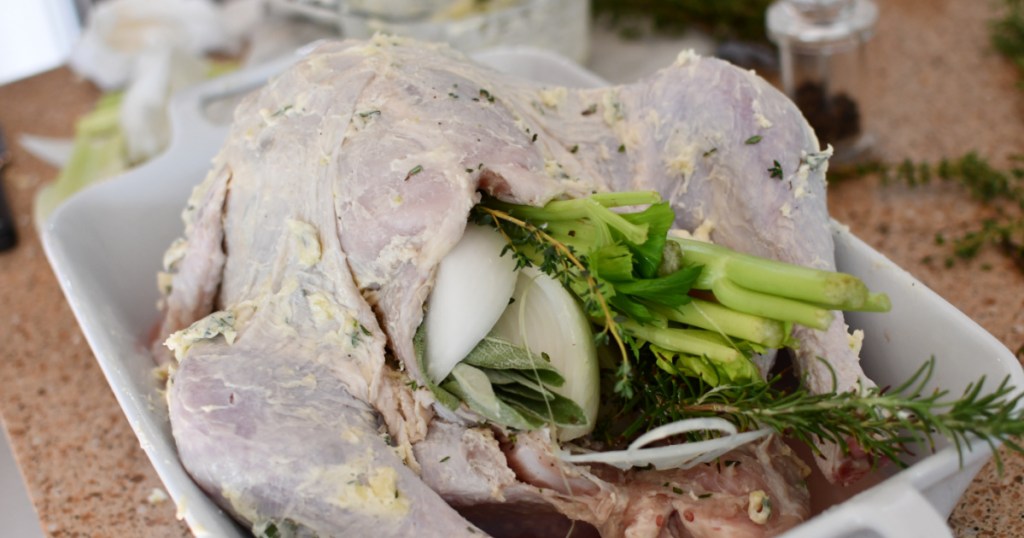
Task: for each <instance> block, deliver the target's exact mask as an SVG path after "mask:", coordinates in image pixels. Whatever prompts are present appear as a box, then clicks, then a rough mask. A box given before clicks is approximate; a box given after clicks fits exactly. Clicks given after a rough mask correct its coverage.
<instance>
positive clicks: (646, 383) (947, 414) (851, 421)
mask: <svg viewBox="0 0 1024 538" xmlns="http://www.w3.org/2000/svg"><path fill="white" fill-rule="evenodd" d="M934 371H935V360H934V358H933V359H929V360H928V361H927V362H925V363H924V365H922V366H921V368H919V369H918V370H917V372H915V373H914V375H912V376H911V377H910V378H909V379H908V380H907V381H906V382H904V383H903V384H901V385H899V386H898V387H895V388H892V389H888V390H887V389H885V388H879V387H872V388H868V389H864V390H862V391H860V392H856V391H853V392H843V393H835V392H831V393H826V394H811V393H809V392H807V391H806V390H805V389H803V388H796V389H788V388H785V386H784V385H785V383H783V382H782V379H781V377H776V378H774V379H773V380H771V381H770V382H769V383H767V384H763V383H755V384H745V385H720V386H718V387H709V386H707V385H706V384H704V383H703V382H701V381H700V380H699V379H697V378H692V377H691V378H683V379H682V380H681V379H679V378H667V377H666V376H664V375H661V374H660V372H659V371H658V370H657V369H654V368H642V367H641V368H639V369H638V372H637V376H638V382H637V386H638V387H640V389H639V390H638V392H637V394H636V396H635V397H634V398H633V399H631V400H629V401H627V402H626V405H624V406H623V409H625V411H624V414H627V415H628V414H633V415H634V416H635V418H634V419H633V420H632V423H631V424H629V426H628V427H627V428H626V429H625V430H624V432H623V433H622V434H621V435H622V436H623V437H627V438H628V436H629V435H631V434H633V433H635V432H636V431H645V430H649V429H651V428H654V427H656V426H659V425H661V424H666V423H669V422H673V421H675V420H680V419H684V418H694V417H720V418H724V419H726V420H729V421H730V422H732V423H734V424H735V425H736V426H737V428H739V429H740V430H741V431H742V430H753V429H757V428H762V427H769V428H772V429H774V430H775V431H777V432H780V433H782V434H784V435H786V436H787V437H790V438H792V439H795V440H798V441H800V442H802V443H804V444H806V445H808V446H809V447H810V448H811V449H812V450H814V451H816V452H817V451H818V448H817V445H816V442H817V441H821V440H824V441H830V442H832V443H836V444H838V445H839V446H840V447H842V448H843V449H844V450H849V449H850V447H851V446H853V445H856V446H859V447H860V449H862V450H864V452H865V453H866V454H868V455H870V456H871V457H872V458H873V460H874V461H875V462H876V463H880V462H881V461H883V460H885V459H888V460H891V461H893V462H895V463H896V464H898V465H900V466H905V465H906V463H905V462H904V461H903V460H902V458H903V457H904V456H907V455H911V454H912V452H911V450H912V449H913V447H914V446H916V445H923V446H925V447H927V448H928V449H929V450H931V451H934V449H935V447H936V435H942V436H945V437H946V438H948V439H949V440H950V441H952V443H953V444H954V446H956V448H957V452H958V453H959V454H960V456H961V458H962V457H963V450H964V449H965V448H970V447H971V445H972V443H973V442H976V441H979V440H980V441H981V442H984V443H986V444H988V445H989V446H990V447H992V448H993V449H994V448H995V445H996V444H997V443H1004V444H1006V446H1008V447H1009V448H1010V449H1012V450H1014V451H1017V452H1022V453H1024V447H1021V445H1020V444H1018V443H1017V442H1016V441H1015V440H1014V437H1015V436H1019V435H1021V434H1024V410H1022V409H1021V404H1022V402H1021V399H1022V397H1024V393H1022V392H1020V391H1019V390H1018V389H1017V388H1015V387H1012V386H1010V385H1009V380H1008V378H1007V379H1004V380H1003V382H1002V383H1000V384H999V385H998V386H997V387H996V388H995V389H994V390H992V391H987V390H985V379H984V378H981V379H979V380H978V381H977V382H975V383H971V384H970V385H969V386H968V387H967V388H966V389H965V390H964V392H963V394H962V395H961V396H960V397H959V398H951V397H950V394H949V391H947V390H928V388H927V387H928V384H929V381H930V379H931V376H932V374H933V373H934ZM993 452H994V453H995V454H996V463H997V465H1000V466H1001V463H1002V462H1001V461H1000V460H999V459H998V458H999V456H998V452H996V451H995V450H993Z"/></svg>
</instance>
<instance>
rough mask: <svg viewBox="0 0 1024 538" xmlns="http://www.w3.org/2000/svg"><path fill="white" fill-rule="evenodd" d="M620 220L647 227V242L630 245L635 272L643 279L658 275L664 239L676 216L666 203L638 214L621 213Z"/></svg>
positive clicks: (653, 206) (652, 206)
mask: <svg viewBox="0 0 1024 538" xmlns="http://www.w3.org/2000/svg"><path fill="white" fill-rule="evenodd" d="M622 218H624V219H626V220H627V221H629V222H631V223H633V224H646V225H647V240H646V241H644V242H643V244H640V245H633V244H630V250H631V251H632V252H633V254H634V257H633V263H634V265H635V266H636V272H637V274H638V275H640V276H641V277H643V278H651V277H653V276H655V275H657V274H658V267H660V266H661V257H662V254H663V253H664V251H665V237H666V236H667V235H668V231H669V229H671V228H672V224H673V223H674V222H675V219H676V214H675V212H674V211H672V207H671V206H669V205H668V202H661V203H658V204H652V205H651V206H649V207H648V208H647V209H645V210H643V211H641V212H639V213H622Z"/></svg>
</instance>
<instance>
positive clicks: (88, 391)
mask: <svg viewBox="0 0 1024 538" xmlns="http://www.w3.org/2000/svg"><path fill="white" fill-rule="evenodd" d="M880 4H881V6H880V7H881V11H882V14H881V22H880V25H879V31H878V34H877V36H876V37H875V39H874V40H873V41H872V42H871V44H870V46H869V58H870V63H869V66H868V77H867V79H866V83H867V84H868V90H867V94H868V98H867V99H865V100H864V102H863V103H862V107H863V112H864V121H865V123H866V124H867V127H868V128H869V129H870V130H871V131H873V132H874V133H875V134H876V135H877V137H878V152H879V154H880V155H881V157H883V158H884V159H886V160H889V161H892V162H899V161H902V160H903V159H904V158H911V159H914V160H930V161H936V160H938V159H940V158H942V157H956V156H960V155H963V154H964V153H965V152H966V151H968V150H977V151H978V152H979V153H980V154H982V155H985V156H987V157H989V158H990V159H991V160H992V161H993V163H995V164H1006V162H1007V160H1006V159H1007V157H1008V155H1009V154H1011V153H1022V152H1024V91H1022V90H1020V89H1017V88H1016V86H1015V84H1016V83H1017V73H1016V72H1015V71H1014V69H1013V68H1012V66H1010V65H1009V64H1008V63H1007V62H1006V61H1004V60H1003V59H1002V58H1000V57H999V56H997V55H996V54H994V53H993V52H992V51H991V50H990V49H989V46H988V32H987V21H988V20H989V19H990V18H991V17H992V16H993V15H992V13H991V12H990V11H988V10H989V9H991V8H992V7H993V6H994V5H995V4H994V3H990V2H964V1H959V2H958V1H955V0H944V1H937V0H899V1H897V0H887V1H885V2H880ZM97 96H98V93H97V91H96V90H95V89H94V88H92V87H91V86H90V85H89V84H87V83H84V82H81V81H79V80H77V79H75V77H74V76H72V75H71V73H70V72H68V71H67V70H65V69H58V70H56V71H52V72H49V73H45V74H43V75H40V76H36V77H33V78H30V79H27V80H23V81H19V82H16V83H13V84H9V85H7V86H2V87H0V125H2V126H3V128H4V129H5V131H6V134H7V135H8V137H9V139H11V140H13V139H16V137H17V135H18V134H19V133H32V134H38V135H46V136H70V135H71V134H72V130H73V122H74V118H75V117H76V116H77V115H79V114H81V113H83V112H85V111H86V110H87V109H88V108H89V107H90V106H91V104H92V102H93V101H94V100H95V99H96V97H97ZM13 157H14V162H13V163H12V164H11V165H10V166H9V167H8V168H7V169H6V174H5V175H6V188H7V192H8V197H9V199H10V200H11V202H12V204H13V206H14V211H15V213H16V215H17V220H18V227H19V232H20V235H21V242H20V245H19V246H18V248H17V249H16V250H14V251H12V252H9V253H6V254H3V255H0V418H2V422H3V425H4V427H5V428H6V429H7V432H8V433H9V435H10V437H11V440H12V444H13V448H14V451H15V454H16V456H17V458H18V461H19V464H20V466H21V469H22V472H23V474H24V476H25V480H26V482H27V486H28V489H29V492H30V494H31V496H32V498H33V501H34V504H35V507H36V510H37V511H38V513H39V517H40V519H41V522H42V527H43V530H44V532H46V533H47V534H48V535H51V536H185V535H188V529H187V528H186V527H185V526H184V524H183V523H181V522H179V521H178V520H176V519H175V508H174V506H173V504H172V503H170V502H151V501H150V500H148V498H149V497H150V494H151V492H152V491H153V490H154V489H155V488H159V487H160V482H159V480H158V479H157V477H156V474H155V473H154V471H153V468H152V467H151V465H150V463H149V461H148V460H147V459H146V457H145V455H144V454H143V452H142V450H141V449H140V448H139V445H138V442H137V441H136V439H135V436H134V435H133V433H132V432H131V430H130V429H129V427H128V423H127V422H126V421H125V419H124V417H123V415H122V414H121V411H120V409H119V407H118V405H117V402H116V401H115V400H114V398H113V395H112V393H111V392H110V389H109V387H108V386H107V383H106V381H105V379H104V378H103V375H102V373H101V372H100V370H99V368H98V367H97V365H96V363H95V361H94V359H93V356H92V353H91V351H90V350H89V348H88V346H87V345H86V343H85V341H84V339H83V337H82V335H81V332H80V331H79V328H78V326H77V324H76V322H75V319H74V317H73V316H72V314H71V311H70V309H69V308H68V305H67V303H66V302H65V300H64V297H63V295H62V294H61V292H60V289H59V287H58V285H57V282H56V280H55V279H54V276H53V273H52V272H51V270H50V268H49V265H48V264H47V262H46V258H45V256H44V254H43V251H42V248H41V246H40V243H39V238H38V236H37V235H36V233H35V231H34V229H33V227H32V225H31V217H30V211H31V201H32V198H33V196H34V194H35V192H36V190H37V189H38V188H39V187H40V186H42V185H43V184H44V183H46V182H48V181H50V180H51V179H52V178H53V176H54V174H55V171H54V170H53V169H52V168H50V167H48V166H46V165H44V164H42V163H41V162H39V161H37V160H35V159H34V158H33V157H31V156H29V155H28V154H26V153H25V152H24V151H22V150H21V149H20V148H19V147H18V146H17V145H14V147H13ZM829 205H830V208H831V210H832V214H833V215H834V216H835V217H836V218H837V219H839V220H840V221H842V222H844V223H846V224H848V225H849V226H850V228H851V229H852V231H853V232H854V233H856V234H857V235H858V236H860V237H861V238H862V239H864V240H865V241H866V242H867V243H869V244H871V245H872V246H873V247H875V248H876V249H878V250H880V251H881V252H883V253H884V254H886V255H887V256H889V257H890V258H891V259H893V260H894V261H895V262H896V263H897V264H899V265H900V266H902V267H903V268H905V269H907V270H908V271H910V272H911V273H912V274H914V275H915V276H917V277H918V278H919V279H921V280H922V281H923V282H924V283H925V284H927V285H928V286H930V287H932V288H933V289H934V290H936V291H937V292H938V293H939V294H940V295H942V296H943V297H945V298H946V299H947V300H948V301H949V302H951V303H952V304H953V305H955V306H956V307H958V308H959V309H961V310H963V311H964V312H965V313H967V315H969V316H970V317H972V318H973V319H975V320H976V321H977V322H978V323H980V324H981V325H982V326H984V327H985V328H986V329H987V330H988V331H990V332H991V333H992V334H994V335H995V336H996V337H997V338H998V339H1000V340H1001V341H1002V342H1003V343H1004V344H1006V346H1007V347H1009V348H1010V349H1018V348H1019V347H1020V346H1021V345H1022V344H1024V274H1022V273H1021V272H1020V271H1019V270H1018V268H1016V267H1015V266H1014V265H1013V264H1012V262H1010V261H1009V260H1007V259H1005V258H1004V257H1002V256H1000V255H999V254H997V253H995V252H984V253H983V254H982V255H981V256H980V257H979V259H977V260H976V261H973V262H971V263H966V264H965V263H958V264H956V265H955V266H953V267H952V268H946V267H944V265H943V264H942V263H934V262H933V263H926V262H925V261H924V260H925V259H926V258H927V257H929V256H931V257H932V258H933V259H936V260H942V259H943V258H944V257H945V255H946V252H945V251H944V250H943V248H944V247H942V246H938V245H936V244H935V242H934V240H933V238H934V237H935V234H936V233H939V232H943V233H946V234H947V235H952V234H954V233H955V232H956V230H958V229H961V228H962V227H963V226H965V225H966V224H967V223H972V222H978V220H979V219H980V218H982V217H983V216H984V215H985V210H984V209H983V208H981V207H980V206H978V205H976V204H974V203H973V202H971V201H970V200H969V199H968V197H967V194H966V193H965V192H964V191H963V190H961V189H959V188H957V187H955V186H952V185H932V186H930V187H927V188H917V189H910V188H906V187H898V186H883V185H881V184H880V181H879V180H878V178H874V177H868V178H864V179H858V180H851V181H844V182H839V183H834V184H833V185H832V186H831V188H830V204H829ZM983 267H984V268H985V269H983ZM1005 463H1006V468H1005V470H1004V473H1003V474H1002V475H1001V476H1000V475H998V474H997V473H996V472H995V469H994V466H993V465H991V464H990V465H989V466H987V467H986V468H985V469H984V470H983V471H982V472H981V474H980V475H979V477H978V478H977V480H976V481H975V482H974V484H973V485H972V486H971V488H970V489H969V490H968V492H967V494H966V495H965V497H964V498H963V500H962V502H961V503H960V505H959V506H958V507H957V508H956V510H955V511H954V513H953V515H952V517H951V518H950V523H951V524H952V526H953V527H954V529H955V530H956V534H957V535H958V536H971V537H973V536H988V537H996V536H1024V499H1022V496H1024V457H1021V456H1019V455H1016V454H1006V455H1005Z"/></svg>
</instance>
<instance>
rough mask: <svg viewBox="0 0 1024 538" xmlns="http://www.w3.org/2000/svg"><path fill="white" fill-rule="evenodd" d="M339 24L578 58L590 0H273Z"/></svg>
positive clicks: (367, 32) (364, 33)
mask: <svg viewBox="0 0 1024 538" xmlns="http://www.w3.org/2000/svg"><path fill="white" fill-rule="evenodd" d="M270 3H271V4H272V5H274V6H275V7H277V8H283V9H285V10H287V11H291V12H293V13H295V14H299V15H304V16H307V17H311V18H315V19H318V20H320V21H323V22H331V23H334V24H337V26H338V28H339V30H340V32H341V35H342V36H344V37H353V38H367V37H370V36H372V35H373V34H375V33H377V32H382V33H387V34H395V35H402V36H408V37H414V38H417V39H422V40H427V41H439V42H447V43H449V44H450V45H452V46H453V47H454V48H456V49H459V50H462V51H464V52H467V53H472V52H476V51H479V50H483V49H488V48H493V47H501V46H503V47H514V46H523V45H526V46H531V47H536V48H542V49H547V50H550V51H553V52H557V53H559V54H561V55H562V56H566V57H568V58H570V59H572V60H575V61H577V62H580V63H582V62H584V61H585V60H586V59H587V54H588V40H589V32H590V2H589V0H270Z"/></svg>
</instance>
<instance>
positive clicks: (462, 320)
mask: <svg viewBox="0 0 1024 538" xmlns="http://www.w3.org/2000/svg"><path fill="white" fill-rule="evenodd" d="M505 244H506V243H505V240H504V238H502V237H501V235H499V234H498V233H497V232H496V231H494V230H491V229H489V228H484V227H482V226H476V225H473V224H470V225H469V226H467V227H466V232H465V233H464V234H463V235H462V239H460V240H459V242H458V243H457V244H456V245H455V248H453V249H452V250H451V252H449V253H448V254H447V255H446V256H445V257H444V258H443V259H442V260H441V263H440V264H438V267H437V275H436V278H435V281H434V289H433V291H431V292H430V298H429V299H427V313H426V317H425V319H424V320H423V322H424V323H425V324H426V332H427V342H426V344H427V347H426V356H425V357H424V362H425V363H426V369H427V372H426V373H427V375H428V376H429V377H430V379H432V380H433V381H434V382H435V383H440V382H441V381H443V380H444V378H446V377H448V374H449V373H451V371H452V368H454V367H455V365H456V364H458V363H459V361H461V360H462V359H464V358H466V355H468V354H469V352H470V351H472V350H473V348H474V347H476V345H477V344H478V343H480V341H481V340H483V338H484V337H485V336H487V333H488V332H490V330H491V327H493V326H494V323H495V322H496V321H498V318H500V317H501V314H502V312H504V311H505V308H506V307H508V301H509V298H510V297H512V291H513V290H514V289H515V286H516V270H515V260H514V259H513V258H512V256H511V255H505V256H502V255H501V251H502V249H503V248H505Z"/></svg>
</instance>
